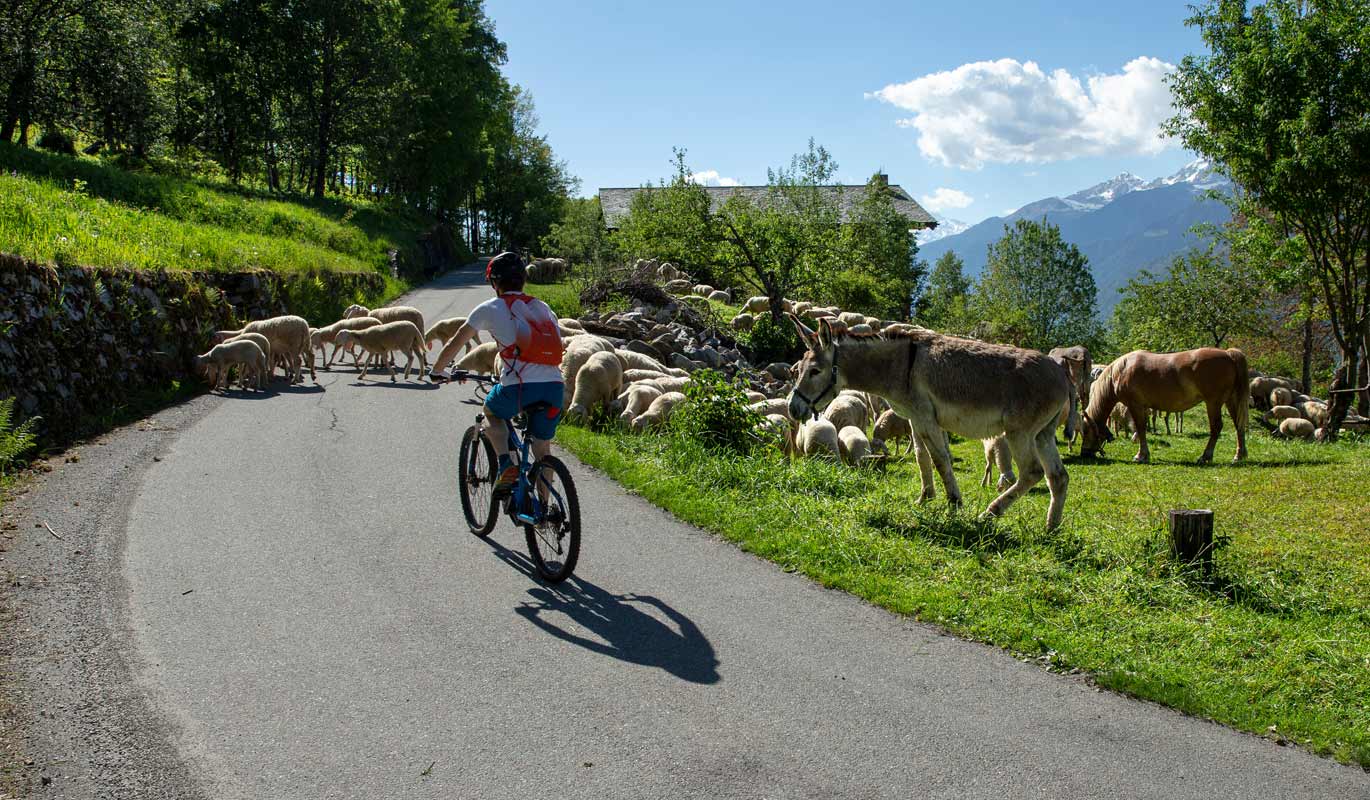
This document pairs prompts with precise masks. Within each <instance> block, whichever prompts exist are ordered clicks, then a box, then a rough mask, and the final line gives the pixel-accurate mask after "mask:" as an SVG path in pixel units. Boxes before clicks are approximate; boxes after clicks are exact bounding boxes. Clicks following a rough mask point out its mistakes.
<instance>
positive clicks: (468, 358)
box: [456, 342, 500, 375]
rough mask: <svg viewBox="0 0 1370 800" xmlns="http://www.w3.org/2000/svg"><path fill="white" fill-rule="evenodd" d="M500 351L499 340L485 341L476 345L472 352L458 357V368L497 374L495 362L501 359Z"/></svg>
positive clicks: (484, 373) (485, 373) (483, 373)
mask: <svg viewBox="0 0 1370 800" xmlns="http://www.w3.org/2000/svg"><path fill="white" fill-rule="evenodd" d="M499 351H500V346H499V342H485V343H483V344H479V345H476V346H475V347H474V348H472V350H471V352H469V353H467V354H466V355H464V356H462V357H461V358H460V359H458V361H457V363H456V368H457V369H464V370H466V371H467V372H476V373H480V374H482V375H493V374H495V366H496V364H495V362H496V361H497V360H498V359H499Z"/></svg>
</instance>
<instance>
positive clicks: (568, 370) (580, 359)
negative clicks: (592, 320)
mask: <svg viewBox="0 0 1370 800" xmlns="http://www.w3.org/2000/svg"><path fill="white" fill-rule="evenodd" d="M612 352H614V343H613V342H611V341H609V340H608V339H605V338H604V337H602V336H589V335H586V336H577V337H575V338H573V339H571V340H570V341H569V342H567V343H566V349H565V350H563V351H562V354H561V380H562V381H563V382H564V383H565V384H566V390H565V396H564V397H563V399H562V402H561V407H562V408H570V407H571V400H572V397H573V396H574V394H575V391H576V373H577V372H579V371H580V368H581V367H583V366H585V362H586V361H589V360H590V356H592V355H594V354H595V353H612Z"/></svg>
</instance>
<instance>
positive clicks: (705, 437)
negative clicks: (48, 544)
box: [671, 369, 761, 453]
mask: <svg viewBox="0 0 1370 800" xmlns="http://www.w3.org/2000/svg"><path fill="white" fill-rule="evenodd" d="M685 399H686V402H685V403H683V404H682V405H681V406H680V407H679V408H677V409H676V411H675V413H674V414H673V415H672V416H671V424H672V426H673V427H674V428H675V431H676V432H677V433H678V434H680V435H681V436H684V437H686V438H689V439H693V440H695V441H698V442H701V443H704V444H707V445H711V446H714V447H719V448H724V449H728V450H733V451H735V452H739V453H746V452H749V451H750V450H751V449H752V448H753V447H755V446H756V445H757V444H759V443H760V442H761V438H760V437H759V435H758V434H757V427H758V426H759V425H760V424H761V415H760V414H758V413H757V412H756V411H753V410H752V409H751V408H749V407H748V405H749V401H748V400H747V393H746V390H745V389H743V388H742V386H741V385H740V384H738V383H733V382H729V381H728V379H727V378H725V377H724V376H723V375H722V373H719V372H715V371H713V370H710V369H701V370H699V371H698V372H695V373H694V374H693V375H692V376H691V380H690V382H689V383H688V384H686V386H685Z"/></svg>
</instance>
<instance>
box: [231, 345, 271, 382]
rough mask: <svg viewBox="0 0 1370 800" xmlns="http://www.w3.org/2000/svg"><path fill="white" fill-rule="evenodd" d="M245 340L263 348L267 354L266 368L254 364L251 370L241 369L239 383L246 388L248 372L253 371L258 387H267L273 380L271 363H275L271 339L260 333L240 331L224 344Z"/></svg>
mask: <svg viewBox="0 0 1370 800" xmlns="http://www.w3.org/2000/svg"><path fill="white" fill-rule="evenodd" d="M244 340H245V341H249V342H252V343H253V344H255V345H257V346H258V347H260V348H261V349H262V355H264V356H266V369H265V370H259V369H257V365H256V364H253V365H252V367H253V368H252V369H251V370H246V369H242V370H239V371H238V385H239V386H241V387H242V388H244V389H246V388H247V376H248V373H249V372H251V373H252V375H253V377H254V378H255V379H256V381H257V388H258V389H265V388H266V385H267V383H268V382H269V381H270V380H271V365H272V364H273V363H275V362H273V361H272V360H271V340H270V339H268V338H266V337H265V336H263V335H261V334H260V333H240V334H238V335H237V336H234V337H233V338H232V339H228V340H227V341H225V342H224V344H229V343H232V342H241V341H244Z"/></svg>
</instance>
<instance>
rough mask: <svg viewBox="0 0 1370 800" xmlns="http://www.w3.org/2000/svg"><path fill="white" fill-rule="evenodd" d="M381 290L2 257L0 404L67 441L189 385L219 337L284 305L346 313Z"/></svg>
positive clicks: (308, 279) (367, 278)
mask: <svg viewBox="0 0 1370 800" xmlns="http://www.w3.org/2000/svg"><path fill="white" fill-rule="evenodd" d="M384 291H385V281H384V279H383V278H382V277H381V276H380V275H377V274H374V273H363V274H340V273H317V274H299V275H289V276H285V277H282V276H281V275H279V274H277V273H273V272H268V271H252V272H168V271H140V270H132V269H113V268H87V267H58V266H53V265H50V264H39V263H35V262H32V261H28V260H25V259H21V258H17V257H14V256H9V255H4V254H0V397H15V398H16V400H17V402H16V406H17V408H18V411H19V415H20V416H21V417H24V418H27V417H33V416H40V417H42V422H41V423H40V431H41V432H42V434H43V436H44V438H46V439H47V440H49V441H56V442H61V441H66V440H70V439H71V438H73V437H76V436H79V435H82V434H84V433H86V432H88V431H89V430H90V428H91V427H92V426H91V421H92V420H93V419H97V418H99V417H102V416H105V415H107V414H108V413H109V412H110V411H111V410H113V409H114V408H116V407H117V406H119V405H121V404H124V403H126V402H127V401H129V400H130V399H132V398H134V397H136V396H137V395H138V394H140V393H143V392H146V391H148V390H153V389H159V388H164V387H166V386H168V385H169V384H170V382H171V381H172V380H174V379H178V378H187V377H189V373H190V359H191V357H192V356H194V355H195V354H197V353H200V352H203V350H204V349H205V346H206V342H207V340H208V337H209V334H210V333H211V332H212V331H215V330H218V329H222V328H234V327H238V324H239V321H242V320H251V319H263V318H266V317H270V316H275V315H277V314H282V313H286V310H287V308H296V309H298V308H301V307H304V308H310V309H314V308H317V309H318V311H317V312H316V313H318V314H323V315H327V314H328V313H331V311H332V310H333V309H334V308H335V307H336V309H337V311H338V312H339V314H340V313H341V309H342V308H344V307H346V305H347V304H349V303H351V302H353V300H354V299H356V298H365V297H371V298H378V297H380V296H381V294H382V293H383V292H384ZM293 313H299V311H295V312H293ZM306 316H310V315H309V314H306Z"/></svg>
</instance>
